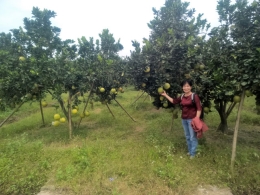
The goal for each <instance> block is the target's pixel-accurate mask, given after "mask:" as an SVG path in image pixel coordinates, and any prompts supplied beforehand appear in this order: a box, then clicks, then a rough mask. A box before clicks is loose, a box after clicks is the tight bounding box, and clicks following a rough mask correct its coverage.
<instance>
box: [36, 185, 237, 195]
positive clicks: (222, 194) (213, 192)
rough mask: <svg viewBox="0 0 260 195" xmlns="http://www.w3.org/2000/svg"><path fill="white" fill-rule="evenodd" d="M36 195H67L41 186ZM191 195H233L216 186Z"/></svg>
mask: <svg viewBox="0 0 260 195" xmlns="http://www.w3.org/2000/svg"><path fill="white" fill-rule="evenodd" d="M37 195H68V194H67V193H65V192H59V191H57V190H56V189H55V187H54V186H43V187H42V189H41V191H40V192H39V193H38V194H37ZM192 195H233V194H232V193H231V190H230V189H229V188H218V187H216V186H211V185H207V186H199V187H198V189H197V191H196V192H194V193H193V194H192Z"/></svg>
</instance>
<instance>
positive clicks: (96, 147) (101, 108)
mask: <svg viewBox="0 0 260 195" xmlns="http://www.w3.org/2000/svg"><path fill="white" fill-rule="evenodd" d="M140 95H141V93H140V92H138V91H135V90H134V89H133V88H132V87H129V88H127V89H125V93H123V94H119V96H118V98H117V100H118V101H119V103H120V104H121V105H122V106H123V107H124V108H125V109H126V111H127V112H128V113H129V114H130V115H131V116H132V117H133V118H134V119H135V120H136V122H133V121H132V119H131V118H130V117H129V116H128V115H127V114H126V113H125V111H124V110H122V109H121V107H120V106H119V105H118V104H117V103H116V102H112V104H110V105H109V106H110V109H111V110H112V112H113V114H114V116H115V118H113V116H112V115H111V114H110V112H109V110H108V109H107V107H106V106H105V105H103V104H101V103H99V102H95V103H94V108H93V110H92V109H91V108H88V110H89V111H90V113H91V115H90V116H89V117H87V118H84V119H83V120H82V123H81V126H80V128H79V129H75V130H74V131H73V138H72V139H71V140H70V139H69V130H68V126H67V124H61V125H60V126H58V127H53V126H51V122H52V121H53V115H54V114H55V113H60V114H61V115H62V113H61V110H60V109H58V110H56V109H55V108H54V107H52V106H51V105H52V104H55V101H54V100H51V98H50V97H47V98H46V100H47V101H48V103H49V104H48V106H47V107H46V108H44V116H45V122H46V125H45V126H42V121H41V115H40V112H39V106H38V103H36V102H33V103H32V104H29V103H26V104H25V105H23V106H22V107H21V108H20V109H19V111H18V112H17V113H15V114H14V116H13V117H11V119H10V120H9V121H8V122H7V123H6V124H5V125H4V126H2V127H1V128H0V154H1V158H0V174H1V177H0V191H1V193H2V194H19V195H20V194H35V193H37V192H39V191H40V188H41V187H42V186H43V185H53V186H55V187H56V189H58V190H59V192H62V193H63V194H113V195H119V194H124V195H125V194H126V195H128V194H129V195H130V194H131V195H135V194H136V195H139V194H194V191H195V190H196V188H197V187H198V186H200V185H216V186H219V187H226V186H227V187H230V188H231V189H232V192H233V194H258V193H259V191H260V189H259V186H260V174H259V173H260V165H259V163H258V162H259V156H260V152H259V148H260V141H259V140H258V139H257V138H258V137H259V132H260V129H259V127H258V126H257V125H259V121H258V120H257V119H258V117H259V116H257V115H256V114H255V110H254V99H253V97H251V98H247V99H246V101H245V104H244V110H243V112H242V116H241V125H240V129H239V135H238V136H239V137H238V143H237V153H236V162H235V173H234V176H233V177H232V175H231V172H230V161H231V160H230V159H231V148H232V140H233V136H232V135H225V134H221V133H219V132H216V131H215V129H216V128H217V126H218V124H219V117H218V114H217V112H216V111H215V110H212V112H211V113H210V114H209V115H207V116H206V118H205V120H206V123H207V124H208V126H209V127H210V130H209V131H208V132H206V133H205V136H204V138H203V139H201V140H199V143H200V144H199V147H198V155H197V158H195V159H193V160H190V159H189V158H188V157H187V156H186V155H185V154H186V152H187V149H186V143H185V138H184V135H183V129H182V126H181V120H180V118H179V119H175V120H174V121H173V126H171V124H172V120H171V114H170V113H169V112H168V111H166V110H165V109H159V110H157V109H155V108H154V107H153V106H152V100H150V99H149V97H148V98H146V97H145V95H144V96H143V97H141V98H140V99H139V100H138V101H137V102H136V103H134V104H132V103H133V102H134V101H135V100H136V98H137V97H138V96H140ZM145 98H146V99H145ZM79 109H80V111H81V110H82V109H83V105H81V106H80V108H79ZM236 112H237V107H236V108H235V109H234V111H233V113H232V114H231V116H230V118H229V128H230V129H231V130H232V129H234V123H235V120H236ZM10 113H11V111H10V110H9V111H5V112H1V113H0V119H1V121H2V120H4V119H5V118H6V117H7V116H8V115H9V114H10ZM179 115H180V113H179ZM73 119H74V121H78V120H79V117H78V116H74V117H73Z"/></svg>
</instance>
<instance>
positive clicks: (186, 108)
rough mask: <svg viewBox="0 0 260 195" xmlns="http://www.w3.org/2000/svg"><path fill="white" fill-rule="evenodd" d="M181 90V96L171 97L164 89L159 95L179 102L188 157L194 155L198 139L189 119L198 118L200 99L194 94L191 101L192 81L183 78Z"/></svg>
mask: <svg viewBox="0 0 260 195" xmlns="http://www.w3.org/2000/svg"><path fill="white" fill-rule="evenodd" d="M181 86H182V90H183V92H184V95H183V97H181V96H180V97H178V98H175V99H173V98H171V97H170V96H168V95H167V94H166V92H165V91H164V92H163V93H162V94H161V95H162V96H164V97H166V98H167V99H168V100H169V101H170V102H171V103H173V104H180V105H181V107H182V114H181V118H182V125H183V129H184V133H185V137H186V141H187V145H188V150H189V153H188V155H190V158H191V159H192V158H194V157H195V155H196V149H197V146H198V140H197V135H196V133H195V132H194V130H193V129H192V127H191V121H192V119H193V118H195V117H198V118H200V114H201V109H202V107H201V104H200V99H199V96H198V95H196V94H195V95H194V102H195V103H193V102H192V97H191V96H192V91H191V89H192V81H190V80H185V81H183V82H182V83H181Z"/></svg>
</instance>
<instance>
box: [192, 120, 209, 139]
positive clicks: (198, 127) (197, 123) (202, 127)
mask: <svg viewBox="0 0 260 195" xmlns="http://www.w3.org/2000/svg"><path fill="white" fill-rule="evenodd" d="M191 126H192V128H193V130H194V131H195V132H196V133H197V138H201V137H202V135H203V133H204V132H205V131H207V130H208V129H209V128H208V126H207V125H206V123H204V122H203V121H202V120H201V119H200V118H198V117H195V118H193V119H192V121H191Z"/></svg>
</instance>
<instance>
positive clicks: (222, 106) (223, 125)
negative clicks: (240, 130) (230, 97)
mask: <svg viewBox="0 0 260 195" xmlns="http://www.w3.org/2000/svg"><path fill="white" fill-rule="evenodd" d="M226 105H227V104H226V102H224V101H221V102H220V103H219V107H218V108H217V111H218V114H219V116H220V124H219V126H218V128H217V131H221V132H222V133H225V132H227V130H228V124H227V115H226Z"/></svg>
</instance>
